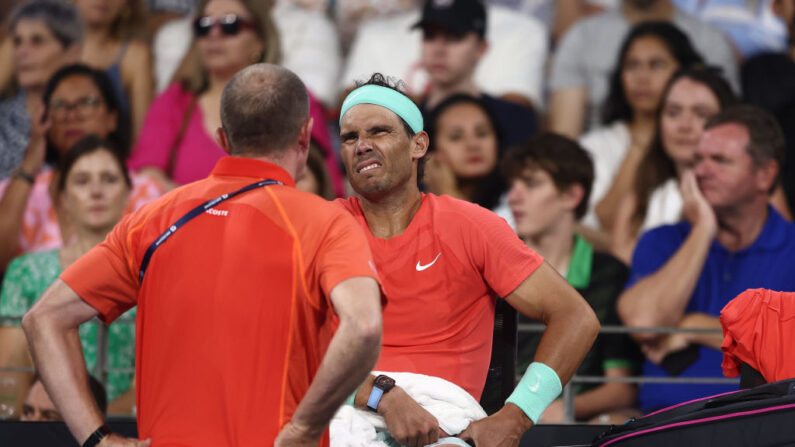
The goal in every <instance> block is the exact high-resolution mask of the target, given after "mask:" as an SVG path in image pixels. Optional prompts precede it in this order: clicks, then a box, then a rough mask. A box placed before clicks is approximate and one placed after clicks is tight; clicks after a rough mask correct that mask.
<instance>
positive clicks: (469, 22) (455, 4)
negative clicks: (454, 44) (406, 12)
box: [412, 0, 486, 38]
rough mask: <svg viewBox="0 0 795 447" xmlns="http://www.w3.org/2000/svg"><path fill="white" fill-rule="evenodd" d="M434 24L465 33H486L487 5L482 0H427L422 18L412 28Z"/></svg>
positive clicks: (456, 32) (459, 33) (458, 32)
mask: <svg viewBox="0 0 795 447" xmlns="http://www.w3.org/2000/svg"><path fill="white" fill-rule="evenodd" d="M429 25H433V26H438V27H440V28H442V29H445V30H448V31H451V32H452V33H454V34H457V35H459V36H460V35H463V34H466V33H468V32H470V31H474V32H476V33H477V34H478V36H480V37H481V38H482V37H483V36H485V35H486V7H485V6H483V2H482V1H481V0H426V1H425V6H424V7H423V8H422V18H421V19H420V21H419V22H417V23H415V24H414V25H413V26H412V28H425V27H426V26H429Z"/></svg>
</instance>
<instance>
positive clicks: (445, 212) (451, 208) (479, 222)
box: [424, 194, 508, 230]
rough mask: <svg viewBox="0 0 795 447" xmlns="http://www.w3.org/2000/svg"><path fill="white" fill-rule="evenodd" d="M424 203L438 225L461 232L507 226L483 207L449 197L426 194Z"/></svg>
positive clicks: (501, 219) (502, 220)
mask: <svg viewBox="0 0 795 447" xmlns="http://www.w3.org/2000/svg"><path fill="white" fill-rule="evenodd" d="M424 201H425V202H427V204H428V207H429V208H430V211H431V213H432V216H433V220H434V221H435V222H436V223H443V224H444V225H445V226H446V227H450V228H458V229H461V230H472V229H474V230H479V229H485V228H492V227H495V226H501V225H505V226H508V223H507V222H505V220H504V219H503V218H501V217H500V216H498V215H496V214H495V213H494V212H493V211H491V210H489V209H486V208H483V207H482V206H480V205H478V204H476V203H472V202H467V201H466V200H461V199H457V198H455V197H450V196H447V195H441V196H437V195H435V194H425V195H424Z"/></svg>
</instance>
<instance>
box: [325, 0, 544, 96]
mask: <svg viewBox="0 0 795 447" xmlns="http://www.w3.org/2000/svg"><path fill="white" fill-rule="evenodd" d="M426 3H437V4H439V5H448V4H449V5H450V6H449V12H450V14H447V15H446V16H447V17H448V19H446V22H445V23H456V24H457V25H455V27H456V28H458V27H459V26H463V29H465V31H476V30H474V29H472V26H471V25H472V17H471V16H468V20H469V21H470V22H469V24H470V25H468V26H464V25H461V24H462V23H467V22H465V21H464V20H463V19H464V17H466V16H464V17H462V16H459V12H458V11H460V10H461V8H462V6H461V5H469V6H467V7H466V8H467V9H472V8H474V5H473V3H474V2H473V1H472V0H455V1H449V2H447V1H438V0H437V1H436V2H433V1H432V0H427V2H426ZM428 8H431V9H432V8H433V6H430V7H428ZM441 15H445V14H441ZM421 19H422V17H421V13H420V9H419V8H417V9H414V10H412V11H410V12H406V13H403V14H398V15H394V16H391V17H382V18H374V19H372V20H369V21H367V22H364V23H362V24H361V27H360V28H359V31H358V33H357V35H356V39H355V41H354V42H353V45H352V46H351V50H350V53H349V54H348V60H347V63H346V67H345V69H344V70H343V75H342V78H341V85H340V90H341V91H342V92H343V94H342V97H344V96H345V92H347V91H349V90H350V89H351V88H352V87H353V85H354V81H355V80H357V79H366V78H368V77H369V76H370V75H371V74H372V73H373V72H380V73H384V74H386V75H388V76H392V77H395V78H399V79H402V80H404V81H405V82H406V92H407V93H408V95H409V96H410V97H412V98H415V99H416V98H420V97H421V96H423V95H425V94H426V93H427V92H428V89H429V88H433V87H431V85H432V84H433V81H432V80H430V79H429V78H430V77H431V74H429V73H425V72H424V71H423V64H424V61H423V55H422V50H423V49H424V48H427V49H431V48H436V47H437V45H433V46H427V45H425V44H424V43H423V33H422V32H420V31H418V30H417V29H415V28H413V26H414V25H415V24H417V22H418V21H420V20H421ZM444 28H445V27H442V29H444ZM480 28H481V29H485V35H483V37H482V39H475V42H470V44H469V45H468V46H472V47H474V48H470V50H469V51H467V52H470V51H472V52H474V54H473V55H471V56H469V58H470V59H471V58H472V57H473V56H474V58H475V61H477V60H479V62H477V63H475V61H471V62H470V63H471V64H472V65H473V67H465V68H466V70H463V71H464V73H461V72H460V71H461V70H462V67H460V66H455V67H450V68H451V69H453V68H455V69H456V70H455V71H458V72H459V73H458V75H459V76H461V75H462V74H464V75H467V73H466V71H469V70H471V69H474V70H475V71H474V75H470V76H474V84H475V85H476V86H477V88H478V89H479V90H478V91H477V92H474V93H478V94H479V92H480V90H482V91H483V92H484V93H486V94H488V95H490V96H496V97H499V98H501V99H506V100H511V101H514V102H518V103H520V104H524V105H532V106H533V107H534V108H535V109H536V110H541V109H543V101H542V98H543V96H544V94H543V78H544V64H545V62H546V56H547V46H548V37H547V31H546V29H545V28H544V25H543V24H541V22H539V21H538V20H537V19H535V18H533V17H529V16H525V15H523V14H516V13H515V12H513V11H511V10H510V9H507V8H504V7H500V6H491V5H486V15H485V24H481V25H480ZM464 34H466V33H464ZM475 34H477V32H476V33H475ZM443 35H444V34H441V35H439V34H438V33H437V36H436V37H437V38H441V37H442V36H443ZM484 43H487V44H486V45H484ZM445 46H448V47H449V46H452V47H461V48H462V49H464V47H466V46H467V45H464V46H463V47H462V43H461V42H459V45H455V42H450V43H449V44H447V45H445ZM456 59H457V58H456ZM460 62H461V61H460V60H458V61H456V63H457V64H458V63H460ZM445 63H447V62H445ZM475 65H476V66H475ZM451 74H452V72H451ZM465 77H467V76H465ZM341 99H342V98H341ZM436 102H438V101H436Z"/></svg>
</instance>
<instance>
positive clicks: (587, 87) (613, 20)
mask: <svg viewBox="0 0 795 447" xmlns="http://www.w3.org/2000/svg"><path fill="white" fill-rule="evenodd" d="M644 21H667V22H671V23H673V24H674V25H676V26H677V27H679V28H680V29H681V30H682V31H683V32H684V33H685V34H687V36H688V37H689V38H690V42H692V43H693V45H694V46H695V48H696V49H697V50H698V53H699V54H702V55H703V56H704V58H705V59H706V61H707V62H708V63H710V64H712V65H717V66H719V67H721V68H722V69H723V71H724V73H725V75H726V77H727V79H729V81H730V83H731V84H732V85H733V86H736V87H738V86H739V82H738V77H737V65H736V62H735V59H734V55H733V54H732V49H731V46H730V45H729V43H728V41H727V40H726V38H725V37H724V36H723V35H722V34H721V33H720V32H719V31H717V30H714V29H712V28H711V27H709V26H708V25H706V24H704V23H702V22H701V21H699V20H698V19H695V18H693V17H691V16H689V15H687V14H685V13H683V12H681V11H678V10H677V9H676V7H674V5H673V4H671V1H670V0H623V1H622V2H621V6H620V7H619V8H616V9H613V10H609V11H607V12H605V13H603V14H599V15H596V16H593V17H589V18H587V19H583V20H581V21H580V22H578V23H576V24H574V25H573V26H572V27H571V28H570V29H569V31H568V32H567V33H566V35H565V36H564V37H563V39H562V40H561V42H560V44H559V45H558V48H557V49H556V51H555V56H554V60H553V63H552V71H551V74H550V77H549V89H550V91H551V94H550V99H549V117H548V118H549V127H550V130H552V131H555V132H559V133H561V134H564V135H568V136H570V137H573V138H576V137H578V136H579V135H580V134H581V133H582V132H583V131H585V130H588V129H591V128H593V127H594V126H595V125H596V124H598V122H599V111H600V110H601V109H602V107H603V104H604V101H605V98H606V96H607V93H608V89H609V74H610V72H611V68H612V67H613V66H615V65H616V57H617V56H618V53H619V51H618V50H619V47H620V46H621V42H622V41H623V40H624V36H626V34H627V33H628V32H629V30H630V28H631V27H632V26H633V25H636V24H638V23H640V22H644Z"/></svg>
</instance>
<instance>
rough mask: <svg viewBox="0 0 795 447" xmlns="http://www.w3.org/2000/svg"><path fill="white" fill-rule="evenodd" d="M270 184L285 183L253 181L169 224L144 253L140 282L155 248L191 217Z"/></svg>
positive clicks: (139, 272)
mask: <svg viewBox="0 0 795 447" xmlns="http://www.w3.org/2000/svg"><path fill="white" fill-rule="evenodd" d="M268 185H283V183H282V182H280V181H277V180H270V179H268V180H261V181H259V182H256V183H252V184H250V185H248V186H245V187H243V188H241V189H238V190H237V191H235V192H231V193H229V194H224V195H222V196H219V197H216V198H214V199H212V200H208V201H206V202H204V203H203V204H201V205H199V206H197V207H196V208H194V209H192V210H190V211H189V212H188V213H187V214H185V215H184V216H182V217H180V218H179V220H177V221H176V222H174V223H173V224H172V225H171V226H169V227H168V229H167V230H166V231H165V232H163V234H161V235H160V237H159V238H157V239H155V241H154V242H152V245H150V246H149V248H148V249H147V250H146V254H144V259H143V261H141V268H140V270H139V271H138V282H139V283H141V284H142V283H143V282H144V274H145V273H146V268H147V267H148V266H149V261H150V260H151V259H152V255H153V254H154V253H155V250H157V249H158V247H160V246H161V245H163V242H165V241H166V240H167V239H168V238H170V237H171V235H173V234H174V233H175V232H176V231H177V230H178V229H179V228H181V227H182V226H183V225H185V224H186V223H188V222H189V221H190V220H191V219H193V218H194V217H196V216H198V215H200V214H203V213H204V212H205V211H207V210H209V209H210V208H212V207H214V206H216V205H218V204H219V203H221V202H223V201H225V200H227V199H231V198H232V197H235V196H236V195H239V194H243V193H244V192H248V191H251V190H252V189H256V188H260V187H263V186H268Z"/></svg>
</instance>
